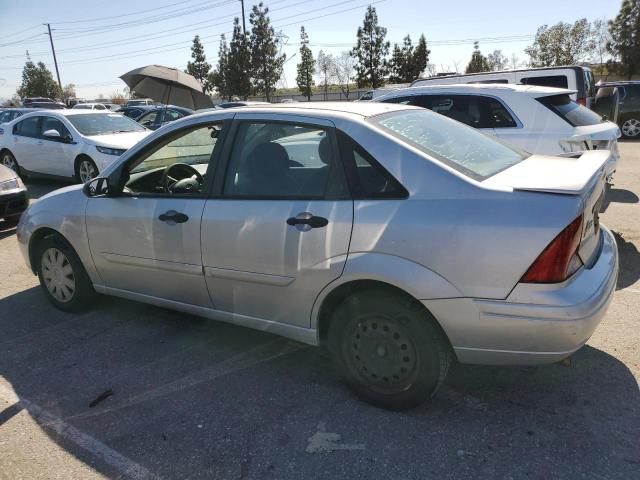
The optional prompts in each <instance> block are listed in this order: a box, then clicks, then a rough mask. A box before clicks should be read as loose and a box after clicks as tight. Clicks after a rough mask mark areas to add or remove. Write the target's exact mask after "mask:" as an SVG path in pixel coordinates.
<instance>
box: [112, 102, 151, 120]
mask: <svg viewBox="0 0 640 480" xmlns="http://www.w3.org/2000/svg"><path fill="white" fill-rule="evenodd" d="M152 108H155V107H153V106H151V105H140V106H138V107H127V106H124V107H123V106H120V108H118V109H117V110H114V111H115V112H117V113H121V114H122V115H124V116H126V117H129V118H133V119H134V120H135V119H136V118H138V117H139V116H140V115H142V114H143V113H144V112H147V111H149V110H151V109H152Z"/></svg>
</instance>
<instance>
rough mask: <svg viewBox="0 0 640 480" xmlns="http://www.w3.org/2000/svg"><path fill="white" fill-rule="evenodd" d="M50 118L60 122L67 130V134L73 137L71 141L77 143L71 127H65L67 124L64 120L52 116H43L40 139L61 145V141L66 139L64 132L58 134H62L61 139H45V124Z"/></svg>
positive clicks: (41, 118)
mask: <svg viewBox="0 0 640 480" xmlns="http://www.w3.org/2000/svg"><path fill="white" fill-rule="evenodd" d="M49 118H51V119H53V120H56V121H58V122H59V123H60V124H61V125H62V126H63V127H64V128H65V130H66V131H67V133H68V134H69V136H70V137H71V140H72V141H75V139H74V138H73V134H72V133H71V130H70V129H69V127H68V126H67V125H65V123H64V122H63V121H62V120H60V119H59V118H58V117H53V116H51V115H42V116H41V117H40V139H41V140H46V141H47V142H54V143H60V142H61V140H64V139H65V136H64V135H63V133H62V132H58V133H59V134H60V137H61V138H60V139H53V138H49V137H45V136H44V132H45V131H44V130H43V127H44V122H45V121H46V120H47V119H49Z"/></svg>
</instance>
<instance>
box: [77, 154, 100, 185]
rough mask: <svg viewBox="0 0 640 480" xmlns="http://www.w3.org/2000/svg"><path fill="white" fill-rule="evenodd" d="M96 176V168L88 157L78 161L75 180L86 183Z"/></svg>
mask: <svg viewBox="0 0 640 480" xmlns="http://www.w3.org/2000/svg"><path fill="white" fill-rule="evenodd" d="M97 176H98V167H96V164H95V162H94V161H93V160H91V159H90V158H89V157H84V158H81V159H80V160H78V162H77V165H76V180H77V181H78V182H80V183H87V182H88V181H89V180H91V179H93V178H95V177H97Z"/></svg>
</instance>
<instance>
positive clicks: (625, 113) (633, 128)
mask: <svg viewBox="0 0 640 480" xmlns="http://www.w3.org/2000/svg"><path fill="white" fill-rule="evenodd" d="M597 87H598V92H600V90H604V89H607V88H611V87H615V88H616V90H617V92H618V98H619V100H618V118H617V121H618V125H620V130H621V131H622V135H623V136H625V137H627V138H640V81H638V80H635V81H634V80H627V81H620V82H601V83H599V84H598V85H597Z"/></svg>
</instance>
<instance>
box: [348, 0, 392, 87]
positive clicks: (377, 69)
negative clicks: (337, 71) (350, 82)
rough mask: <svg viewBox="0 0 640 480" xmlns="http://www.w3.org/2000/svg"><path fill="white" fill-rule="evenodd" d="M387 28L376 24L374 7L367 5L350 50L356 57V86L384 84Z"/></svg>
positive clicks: (376, 15)
mask: <svg viewBox="0 0 640 480" xmlns="http://www.w3.org/2000/svg"><path fill="white" fill-rule="evenodd" d="M386 35H387V29H386V28H384V27H381V26H379V25H378V14H377V13H376V9H375V8H374V7H372V6H371V5H369V6H368V7H367V12H366V13H365V15H364V22H363V25H362V27H358V34H357V36H358V42H357V44H356V46H355V47H354V48H353V50H352V53H351V54H352V55H353V57H354V58H355V59H356V82H357V84H358V88H364V87H367V86H370V87H371V88H378V87H381V86H382V85H384V77H385V76H386V75H387V73H388V65H387V60H386V59H387V55H388V54H389V45H390V44H389V42H385V40H384V39H385V37H386Z"/></svg>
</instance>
